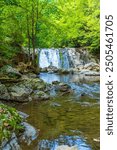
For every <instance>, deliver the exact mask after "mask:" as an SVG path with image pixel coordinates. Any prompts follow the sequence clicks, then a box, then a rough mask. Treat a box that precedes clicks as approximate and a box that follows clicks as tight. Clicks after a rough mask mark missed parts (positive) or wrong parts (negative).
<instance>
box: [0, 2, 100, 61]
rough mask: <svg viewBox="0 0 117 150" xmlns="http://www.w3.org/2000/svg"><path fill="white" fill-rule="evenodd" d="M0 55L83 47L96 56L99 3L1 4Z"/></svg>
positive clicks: (9, 56) (6, 55)
mask: <svg viewBox="0 0 117 150" xmlns="http://www.w3.org/2000/svg"><path fill="white" fill-rule="evenodd" d="M0 6H1V7H0V20H1V24H0V55H1V56H2V58H7V59H11V58H13V56H14V55H15V54H16V53H17V52H18V51H20V50H21V48H22V47H28V52H29V54H30V51H31V50H32V49H33V59H34V56H35V48H36V47H39V48H44V47H47V48H49V47H86V48H87V49H89V51H91V52H93V53H99V14H100V12H99V0H75V1H74V0H1V1H0Z"/></svg>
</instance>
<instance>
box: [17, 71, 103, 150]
mask: <svg viewBox="0 0 117 150" xmlns="http://www.w3.org/2000/svg"><path fill="white" fill-rule="evenodd" d="M39 77H40V78H41V79H43V80H44V81H45V82H47V83H52V81H60V82H65V83H67V84H69V85H70V86H71V87H72V89H73V90H74V91H75V92H74V94H71V95H66V96H60V95H58V96H55V97H54V98H52V99H51V100H49V101H41V102H38V101H31V102H29V103H27V104H23V105H17V106H16V108H17V109H18V110H20V111H23V112H25V113H27V114H29V116H30V117H29V118H28V119H27V121H28V122H29V123H30V124H31V125H33V126H34V127H35V128H36V129H37V130H38V131H39V135H38V137H37V138H36V139H35V140H34V141H33V142H32V143H31V144H30V145H29V146H28V145H27V144H26V143H22V144H21V145H22V149H23V150H26V149H30V150H34V149H38V150H56V147H57V146H58V145H69V146H74V145H77V146H78V148H79V150H98V149H99V142H97V141H96V139H98V138H99V122H100V121H99V83H93V82H92V83H91V82H90V83H87V82H83V81H81V82H80V83H79V82H78V83H76V82H75V83H74V82H72V81H73V79H76V76H75V75H57V74H48V73H41V74H40V75H39ZM52 93H53V92H52ZM83 93H84V94H83Z"/></svg>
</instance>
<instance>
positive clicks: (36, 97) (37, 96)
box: [32, 91, 50, 100]
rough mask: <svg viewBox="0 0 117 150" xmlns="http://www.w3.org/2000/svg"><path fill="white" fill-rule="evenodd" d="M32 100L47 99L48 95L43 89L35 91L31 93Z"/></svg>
mask: <svg viewBox="0 0 117 150" xmlns="http://www.w3.org/2000/svg"><path fill="white" fill-rule="evenodd" d="M32 98H33V99H34V100H49V99H50V96H49V95H48V94H46V93H45V92H43V91H36V92H34V93H33V94H32Z"/></svg>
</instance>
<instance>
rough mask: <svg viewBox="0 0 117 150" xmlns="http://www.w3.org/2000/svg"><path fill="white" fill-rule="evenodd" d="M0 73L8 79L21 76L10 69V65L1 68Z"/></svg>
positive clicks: (13, 69)
mask: <svg viewBox="0 0 117 150" xmlns="http://www.w3.org/2000/svg"><path fill="white" fill-rule="evenodd" d="M0 72H1V73H2V74H5V75H7V76H8V77H10V78H20V77H21V76H22V74H21V73H19V71H18V70H17V69H15V68H13V67H11V66H10V65H6V66H4V67H2V68H1V69H0Z"/></svg>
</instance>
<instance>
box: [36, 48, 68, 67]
mask: <svg viewBox="0 0 117 150" xmlns="http://www.w3.org/2000/svg"><path fill="white" fill-rule="evenodd" d="M39 66H40V67H41V68H45V67H49V66H54V67H57V68H64V69H69V68H70V63H69V56H68V52H67V49H63V50H62V49H41V50H39Z"/></svg>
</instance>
